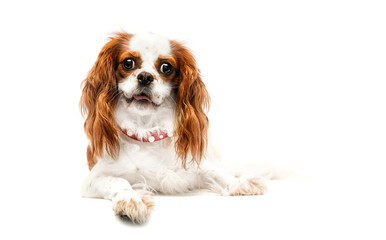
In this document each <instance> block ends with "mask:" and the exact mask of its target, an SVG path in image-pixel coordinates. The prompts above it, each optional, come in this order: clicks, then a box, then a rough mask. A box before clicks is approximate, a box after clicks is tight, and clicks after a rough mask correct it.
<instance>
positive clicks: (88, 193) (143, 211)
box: [82, 169, 154, 223]
mask: <svg viewBox="0 0 386 240" xmlns="http://www.w3.org/2000/svg"><path fill="white" fill-rule="evenodd" d="M93 170H94V169H93ZM82 194H83V196H84V197H94V198H104V199H109V200H111V201H112V203H113V210H114V212H115V213H116V214H117V215H123V216H127V217H129V218H130V219H131V220H132V221H133V222H135V223H143V222H145V221H146V219H147V218H148V216H149V215H150V212H151V209H152V207H153V206H154V203H153V198H152V196H150V195H140V194H139V193H138V192H136V191H135V190H133V188H132V187H131V185H130V183H129V182H128V181H127V180H126V179H123V178H119V177H113V176H106V175H104V174H95V172H93V171H91V173H90V175H89V176H88V178H87V179H86V180H85V182H84V183H83V186H82Z"/></svg>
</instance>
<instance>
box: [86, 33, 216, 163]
mask: <svg viewBox="0 0 386 240" xmlns="http://www.w3.org/2000/svg"><path fill="white" fill-rule="evenodd" d="M208 104H209V95H208V93H207V91H206V88H205V85H204V83H203V82H202V80H201V77H200V74H199V70H198V68H197V66H196V62H195V60H194V58H193V55H192V54H191V53H190V51H189V50H188V49H187V48H186V47H184V46H183V45H182V44H181V43H179V42H177V41H172V40H168V39H166V38H164V37H161V36H159V35H156V34H149V33H146V34H136V35H132V34H128V33H125V32H122V33H117V34H116V35H115V36H114V37H112V38H110V41H109V42H108V43H107V44H106V45H105V46H104V47H103V48H102V50H101V52H100V53H99V56H98V59H97V61H96V62H95V65H94V67H93V68H92V69H91V70H90V72H89V74H88V76H87V78H86V79H85V81H84V87H83V92H82V98H81V108H82V111H83V113H84V114H85V115H87V118H86V121H85V131H86V133H87V136H88V138H89V140H90V146H89V148H88V154H87V155H88V162H89V167H90V168H92V167H93V165H94V164H95V163H96V158H97V157H100V156H102V154H103V152H104V151H106V152H107V153H108V154H109V155H111V156H112V157H113V158H116V157H117V155H118V154H119V146H120V139H119V134H118V132H119V131H120V130H119V128H120V126H117V121H116V120H117V116H119V117H120V118H122V116H124V115H120V114H119V113H120V112H123V111H125V112H128V113H130V115H131V116H133V115H135V114H138V115H144V114H149V113H150V114H157V113H158V112H160V111H161V110H162V109H165V108H173V111H171V112H172V114H173V115H174V116H172V119H174V120H173V122H172V125H173V136H174V137H175V138H176V139H175V141H174V143H175V150H176V153H177V156H179V158H180V159H181V160H182V163H183V165H185V161H186V159H187V157H188V155H191V156H192V159H193V161H196V162H199V161H200V160H201V158H202V157H203V154H204V151H205V148H206V143H207V136H206V132H207V129H208V119H207V116H206V114H205V112H204V109H205V108H206V107H207V106H208ZM118 125H119V123H118Z"/></svg>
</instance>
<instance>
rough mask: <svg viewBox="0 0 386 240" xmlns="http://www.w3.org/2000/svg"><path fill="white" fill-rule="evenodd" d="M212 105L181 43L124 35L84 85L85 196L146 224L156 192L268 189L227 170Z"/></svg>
mask: <svg viewBox="0 0 386 240" xmlns="http://www.w3.org/2000/svg"><path fill="white" fill-rule="evenodd" d="M208 103H209V96H208V95H207V92H206V89H205V85H204V84H203V82H202V81H201V78H200V76H199V72H198V68H197V67H196V65H195V61H194V58H193V57H192V55H191V53H190V52H189V51H188V50H187V49H186V48H185V47H183V46H182V45H181V44H180V43H178V42H175V41H170V40H168V39H166V38H163V37H161V36H158V35H155V34H137V35H131V34H127V33H119V34H117V35H116V37H114V38H112V39H111V41H110V42H109V43H107V44H106V45H105V47H104V48H103V49H102V51H101V53H100V55H99V57H98V60H97V61H96V63H95V65H94V67H93V69H92V70H91V71H90V73H89V76H88V77H87V79H86V80H85V82H84V88H83V94H82V99H81V106H82V109H83V111H84V112H85V113H86V114H87V119H86V122H85V129H86V133H87V135H88V137H89V139H90V146H89V148H88V163H89V167H90V169H91V172H90V175H89V176H88V178H87V179H86V181H85V182H84V184H83V187H82V193H83V196H85V197H96V198H105V199H110V200H112V202H113V209H114V211H115V212H116V213H117V214H120V215H127V216H128V217H129V218H130V219H132V220H133V221H134V222H139V223H141V222H144V221H145V220H146V219H147V217H148V216H149V214H150V210H151V208H152V206H153V201H152V196H151V195H152V193H163V194H178V193H184V192H188V191H191V190H194V189H208V190H210V191H213V192H216V193H219V194H221V195H255V194H263V193H264V191H265V187H264V185H263V184H262V183H261V182H260V181H259V180H258V179H257V178H252V179H251V178H249V179H248V178H243V177H235V176H233V175H231V174H229V173H228V172H227V171H225V170H224V169H223V168H222V167H221V164H220V163H219V158H218V155H217V153H216V151H215V148H214V147H213V145H212V143H211V141H210V138H208V137H207V135H208V134H207V131H208V120H207V117H206V115H205V113H204V108H205V106H206V105H207V104H208Z"/></svg>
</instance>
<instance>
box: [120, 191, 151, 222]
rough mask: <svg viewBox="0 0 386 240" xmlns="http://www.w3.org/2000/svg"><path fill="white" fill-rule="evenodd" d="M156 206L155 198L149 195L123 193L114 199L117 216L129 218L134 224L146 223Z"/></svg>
mask: <svg viewBox="0 0 386 240" xmlns="http://www.w3.org/2000/svg"><path fill="white" fill-rule="evenodd" d="M153 206H154V202H153V197H152V196H148V195H143V196H140V195H139V194H132V193H131V194H127V193H121V194H117V196H116V197H115V198H114V199H113V210H114V212H115V214H117V215H121V216H127V217H128V218H129V219H130V220H131V221H133V222H134V223H139V224H141V223H144V222H146V220H147V218H148V217H149V215H150V212H151V209H152V208H153Z"/></svg>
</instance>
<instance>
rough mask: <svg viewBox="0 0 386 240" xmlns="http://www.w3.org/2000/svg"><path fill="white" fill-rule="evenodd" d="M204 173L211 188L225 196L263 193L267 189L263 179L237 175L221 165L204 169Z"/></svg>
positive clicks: (205, 179)
mask: <svg viewBox="0 0 386 240" xmlns="http://www.w3.org/2000/svg"><path fill="white" fill-rule="evenodd" d="M203 175H204V181H205V182H206V185H207V186H208V188H209V189H210V190H212V191H214V192H217V193H220V194H221V195H225V196H247V195H262V194H264V193H265V192H266V190H267V188H266V186H265V184H264V183H263V182H262V181H261V179H259V178H253V177H252V178H248V177H235V176H233V175H232V174H230V173H228V172H227V171H225V170H224V169H222V168H221V167H215V168H214V167H213V166H212V167H208V168H206V169H203Z"/></svg>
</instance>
